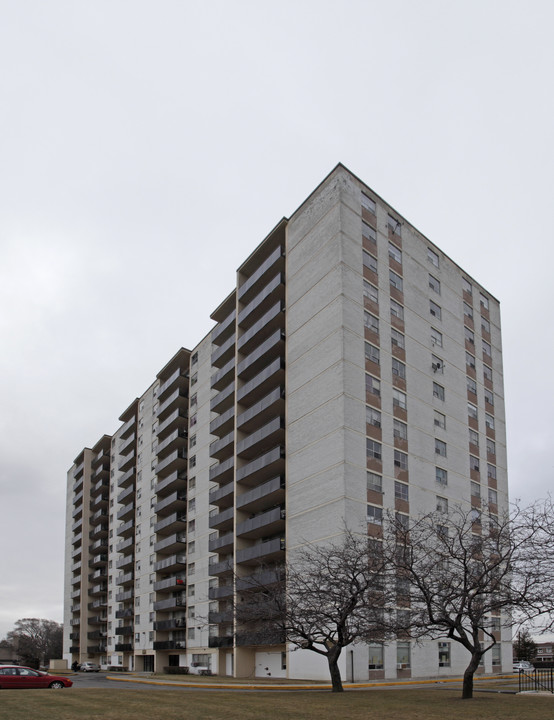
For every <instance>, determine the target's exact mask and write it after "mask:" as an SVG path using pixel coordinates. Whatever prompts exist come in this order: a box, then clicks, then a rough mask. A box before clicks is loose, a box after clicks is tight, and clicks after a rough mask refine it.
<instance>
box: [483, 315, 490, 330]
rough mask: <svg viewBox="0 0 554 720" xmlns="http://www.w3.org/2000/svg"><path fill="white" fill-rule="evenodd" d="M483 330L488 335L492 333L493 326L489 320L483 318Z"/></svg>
mask: <svg viewBox="0 0 554 720" xmlns="http://www.w3.org/2000/svg"><path fill="white" fill-rule="evenodd" d="M481 330H482V331H483V332H486V333H490V331H491V324H490V322H489V321H488V320H487V318H484V317H482V318H481Z"/></svg>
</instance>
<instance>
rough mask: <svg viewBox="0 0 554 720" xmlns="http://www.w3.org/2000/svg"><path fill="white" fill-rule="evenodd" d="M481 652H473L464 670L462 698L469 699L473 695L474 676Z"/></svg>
mask: <svg viewBox="0 0 554 720" xmlns="http://www.w3.org/2000/svg"><path fill="white" fill-rule="evenodd" d="M480 660H481V653H472V654H471V660H470V662H469V665H468V666H467V667H466V669H465V672H464V682H463V685H462V700H469V699H471V698H472V697H473V676H474V674H475V671H476V670H477V668H478V667H479V661H480Z"/></svg>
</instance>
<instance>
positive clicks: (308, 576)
mask: <svg viewBox="0 0 554 720" xmlns="http://www.w3.org/2000/svg"><path fill="white" fill-rule="evenodd" d="M384 582H385V573H384V560H383V553H382V550H381V543H380V542H378V541H375V540H372V539H370V538H367V537H365V538H362V537H357V536H355V535H354V534H352V533H350V532H345V534H344V536H343V539H342V541H341V542H340V543H337V544H329V545H309V546H307V547H306V548H305V549H304V550H301V551H298V552H297V553H295V556H294V561H293V562H289V563H288V564H287V565H286V566H284V567H282V568H280V569H275V570H274V571H273V572H271V571H268V570H265V571H261V572H260V573H258V574H257V575H255V576H253V577H252V578H251V579H249V580H247V581H246V582H245V581H244V580H243V581H241V580H240V579H237V588H239V590H238V592H239V601H238V603H237V623H238V624H239V626H242V628H243V631H244V630H245V629H246V630H247V631H248V629H250V632H254V634H255V639H256V641H257V642H260V641H263V638H264V634H265V637H267V638H269V639H270V640H271V641H272V642H275V641H280V642H289V643H292V644H293V645H296V646H297V647H298V648H303V649H305V650H310V651H312V652H314V653H317V654H319V655H322V656H324V657H325V658H326V659H327V663H328V666H329V674H330V676H331V683H332V689H333V692H342V690H343V686H342V679H341V675H340V669H339V665H338V663H339V658H340V655H341V652H342V650H343V648H345V647H347V646H348V645H350V644H351V643H354V642H356V641H357V640H363V639H369V638H372V639H383V638H384V635H385V634H386V633H387V631H388V628H389V626H388V624H387V614H388V611H387V608H386V606H385V602H384V598H385V592H384Z"/></svg>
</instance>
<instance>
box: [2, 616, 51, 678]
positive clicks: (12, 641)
mask: <svg viewBox="0 0 554 720" xmlns="http://www.w3.org/2000/svg"><path fill="white" fill-rule="evenodd" d="M1 644H2V647H4V648H6V649H9V650H11V651H12V652H13V653H14V654H15V655H16V656H17V658H18V660H19V662H20V663H21V664H22V665H28V666H30V667H35V668H38V667H39V666H40V665H47V664H48V661H49V660H52V659H56V658H61V657H62V654H63V625H61V624H60V623H57V622H54V621H53V620H44V619H42V618H40V619H39V618H22V619H21V620H18V621H17V622H16V623H15V627H14V629H13V630H10V631H9V632H8V633H7V635H6V637H5V639H4V640H3V641H2V643H1Z"/></svg>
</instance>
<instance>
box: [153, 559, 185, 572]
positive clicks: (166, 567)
mask: <svg viewBox="0 0 554 720" xmlns="http://www.w3.org/2000/svg"><path fill="white" fill-rule="evenodd" d="M186 564H187V556H186V555H171V557H167V558H164V559H163V560H159V561H158V562H157V563H156V564H155V565H154V570H155V571H156V572H168V573H170V572H175V573H180V572H182V571H183V569H184V568H185V567H186Z"/></svg>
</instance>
